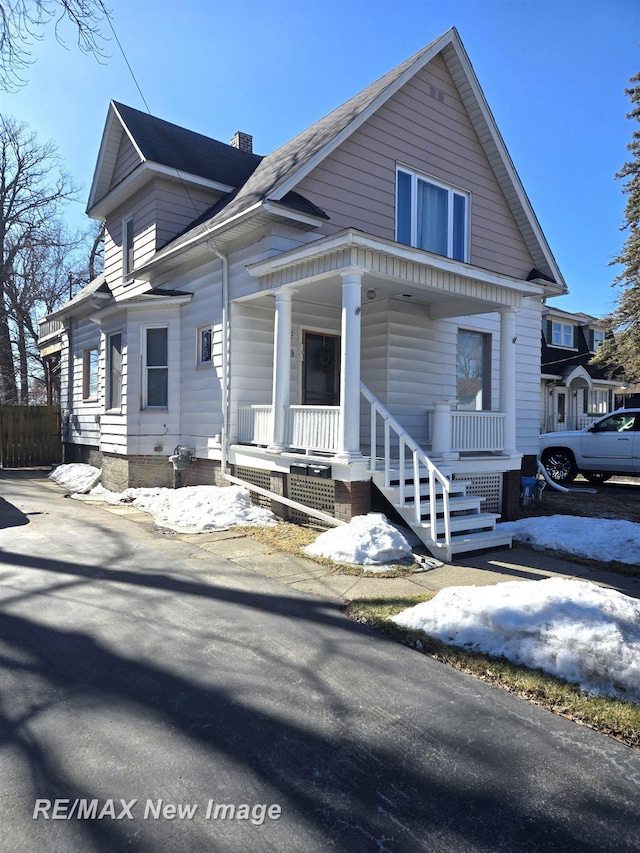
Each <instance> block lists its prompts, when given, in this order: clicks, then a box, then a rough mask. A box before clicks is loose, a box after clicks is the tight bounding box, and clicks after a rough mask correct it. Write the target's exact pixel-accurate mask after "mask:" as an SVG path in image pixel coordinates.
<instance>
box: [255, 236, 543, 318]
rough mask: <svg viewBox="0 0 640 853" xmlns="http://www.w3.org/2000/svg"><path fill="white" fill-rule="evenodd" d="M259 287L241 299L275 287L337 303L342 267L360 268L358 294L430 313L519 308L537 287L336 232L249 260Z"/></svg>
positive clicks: (266, 297)
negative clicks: (392, 300)
mask: <svg viewBox="0 0 640 853" xmlns="http://www.w3.org/2000/svg"><path fill="white" fill-rule="evenodd" d="M248 270H249V272H250V273H251V274H252V275H254V276H256V277H257V278H259V279H260V284H261V290H260V291H259V292H258V293H255V294H250V295H247V296H246V297H243V298H242V299H243V300H251V301H258V302H263V303H265V304H273V303H272V301H271V300H272V297H273V293H274V291H276V290H279V289H281V288H285V289H291V290H294V291H295V292H296V293H298V294H299V295H300V298H303V299H305V300H308V301H310V302H315V303H317V304H322V305H333V306H335V305H340V304H341V302H342V274H344V273H347V272H354V271H355V272H360V273H362V301H363V303H365V302H367V300H368V299H369V300H375V299H384V298H395V299H400V300H402V301H404V302H408V303H418V304H422V305H426V306H428V310H429V314H430V316H431V317H432V319H434V320H435V319H442V318H445V317H456V316H461V315H468V314H483V313H487V312H491V311H500V310H504V309H506V308H513V309H516V310H517V309H518V308H519V307H520V305H521V302H522V299H523V297H525V296H534V297H541V296H542V295H543V293H544V290H543V287H542V286H540V285H538V284H533V283H531V282H525V281H521V280H518V279H511V278H508V277H507V276H502V275H499V274H497V273H492V272H490V271H488V270H483V269H480V268H479V267H473V266H470V265H469V264H464V263H461V262H459V261H452V260H450V259H448V258H443V257H441V256H439V255H434V254H432V253H430V252H425V251H422V250H419V249H412V248H410V247H405V246H400V245H399V244H398V243H395V242H393V241H389V240H381V239H379V238H372V237H369V236H368V235H366V234H362V233H361V232H358V231H354V230H351V229H350V230H348V231H342V232H339V233H338V234H335V235H332V236H331V237H325V238H322V239H320V240H316V241H313V242H312V243H307V244H305V245H303V246H300V247H298V248H296V249H292V250H290V251H288V252H284V253H282V254H280V255H276V256H274V257H272V258H268V259H267V260H264V261H260V262H258V263H256V264H252V265H250V266H249V267H248Z"/></svg>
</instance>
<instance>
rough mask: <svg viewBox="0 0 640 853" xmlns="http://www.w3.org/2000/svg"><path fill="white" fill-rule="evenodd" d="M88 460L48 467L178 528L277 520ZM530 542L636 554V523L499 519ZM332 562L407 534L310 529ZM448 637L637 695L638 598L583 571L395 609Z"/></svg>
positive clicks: (222, 494)
mask: <svg viewBox="0 0 640 853" xmlns="http://www.w3.org/2000/svg"><path fill="white" fill-rule="evenodd" d="M99 474H100V472H99V471H98V469H96V468H91V466H89V465H60V466H59V467H58V468H56V469H55V471H54V472H53V473H52V474H51V477H52V479H54V480H55V481H56V482H57V483H58V484H59V485H61V486H62V487H63V488H65V489H67V490H69V491H71V492H88V493H87V494H73V497H76V498H85V499H91V500H104V501H107V502H109V503H129V504H132V505H133V506H135V507H137V508H139V509H142V510H144V511H145V512H149V513H150V514H151V515H153V517H154V519H155V520H156V522H157V523H159V524H161V525H164V526H167V527H170V528H172V529H175V530H179V531H186V532H193V531H197V530H215V529H221V528H227V527H232V526H236V525H246V524H257V525H265V524H276V523H277V519H276V518H275V516H273V515H272V514H271V513H270V512H268V511H267V510H264V509H261V508H259V507H255V506H253V505H252V504H251V501H250V499H249V495H248V493H247V492H246V491H245V490H244V489H241V488H238V487H231V486H229V487H227V488H222V489H221V488H217V487H215V486H187V487H185V488H183V489H177V490H173V489H127V490H126V491H125V492H122V493H120V494H116V493H114V492H108V491H107V490H106V489H104V488H103V487H102V486H100V485H96V483H97V480H98V479H99ZM502 526H503V527H504V528H507V529H511V532H512V533H513V535H514V537H515V538H516V539H517V540H519V541H522V542H526V543H529V544H531V545H533V546H534V547H544V548H552V549H553V548H556V549H558V550H562V551H565V552H567V553H573V554H576V555H582V556H585V557H591V558H593V559H596V560H600V561H603V562H607V561H609V560H618V561H620V562H624V563H630V564H634V563H635V564H637V563H639V562H640V525H639V524H633V523H631V522H627V521H612V520H609V519H596V518H577V517H575V516H560V515H556V516H549V517H545V518H529V519H522V520H521V521H515V522H510V523H509V524H505V525H502ZM307 550H308V552H309V554H319V555H321V556H324V557H327V558H329V559H332V560H334V561H336V562H348V563H355V564H360V565H363V567H365V568H366V569H369V570H374V571H375V570H376V569H377V570H384V568H385V565H384V564H385V563H386V564H387V565H388V563H389V562H398V561H401V560H403V559H405V558H406V557H410V556H411V547H410V545H409V543H408V542H407V540H406V539H405V537H404V536H403V535H402V534H401V533H400V531H398V530H397V528H395V527H394V526H393V525H391V524H390V523H389V522H388V521H387V519H386V518H385V516H383V515H380V514H379V513H370V514H369V515H367V516H359V517H357V518H355V519H353V521H351V523H350V524H348V525H344V526H341V527H336V528H333V529H331V530H328V531H326V532H325V533H322V534H320V535H319V536H318V538H317V539H316V541H315V543H313V545H311V546H309V548H308V549H307ZM395 620H396V621H397V622H398V624H401V625H405V626H407V627H412V628H420V629H421V630H423V631H425V632H426V633H428V634H431V635H433V636H436V637H439V638H440V639H441V640H443V641H444V642H446V643H451V644H453V645H458V646H463V647H466V648H471V649H475V650H477V651H484V652H486V653H489V654H492V655H495V656H501V655H502V656H504V657H506V658H508V659H510V660H512V661H515V662H516V663H523V664H525V665H526V666H529V667H534V668H535V667H539V668H541V669H544V670H545V671H547V672H550V673H552V674H555V675H558V676H559V677H561V678H564V679H566V680H567V681H571V682H574V683H576V684H579V685H580V686H581V687H582V688H583V689H585V690H588V691H592V692H599V693H603V694H606V695H611V696H619V697H622V698H626V699H631V700H633V701H635V702H640V601H638V600H636V599H634V598H631V597H630V596H626V595H623V594H621V593H618V592H615V591H613V590H609V589H603V588H600V587H598V586H596V585H594V584H591V583H587V582H584V581H576V580H567V579H563V578H552V579H547V580H541V581H514V582H508V583H498V584H495V585H493V586H486V587H475V586H469V587H449V588H447V589H444V590H442V591H441V592H439V593H438V594H437V595H436V596H435V597H434V598H433V599H432V600H431V601H429V602H426V603H424V604H419V605H417V606H416V607H412V608H409V609H408V610H405V611H403V612H402V613H400V614H398V616H396V617H395Z"/></svg>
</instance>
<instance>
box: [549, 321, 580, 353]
mask: <svg viewBox="0 0 640 853" xmlns="http://www.w3.org/2000/svg"><path fill="white" fill-rule="evenodd" d="M575 328H576V327H575V326H572V325H571V324H570V323H559V322H556V321H555V320H552V321H551V343H552V344H553V346H554V347H568V348H571V349H574V348H575V346H576V343H575V331H574V330H575Z"/></svg>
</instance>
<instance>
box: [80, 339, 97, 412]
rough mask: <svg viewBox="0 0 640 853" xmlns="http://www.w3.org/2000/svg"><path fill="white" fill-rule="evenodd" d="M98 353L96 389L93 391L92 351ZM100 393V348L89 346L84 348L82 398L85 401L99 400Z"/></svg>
mask: <svg viewBox="0 0 640 853" xmlns="http://www.w3.org/2000/svg"><path fill="white" fill-rule="evenodd" d="M92 352H95V353H96V391H95V394H92V393H91V353H92ZM99 394H100V348H99V347H97V346H95V347H87V348H86V349H84V350H82V399H83V401H85V402H90V401H93V400H97V399H98V397H99Z"/></svg>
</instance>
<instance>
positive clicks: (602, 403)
mask: <svg viewBox="0 0 640 853" xmlns="http://www.w3.org/2000/svg"><path fill="white" fill-rule="evenodd" d="M585 396H586V394H585ZM610 408H611V405H610V392H609V390H608V389H597V388H594V389H593V390H592V391H590V392H589V412H588V413H589V414H590V415H606V414H607V412H608V411H609V409H610Z"/></svg>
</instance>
